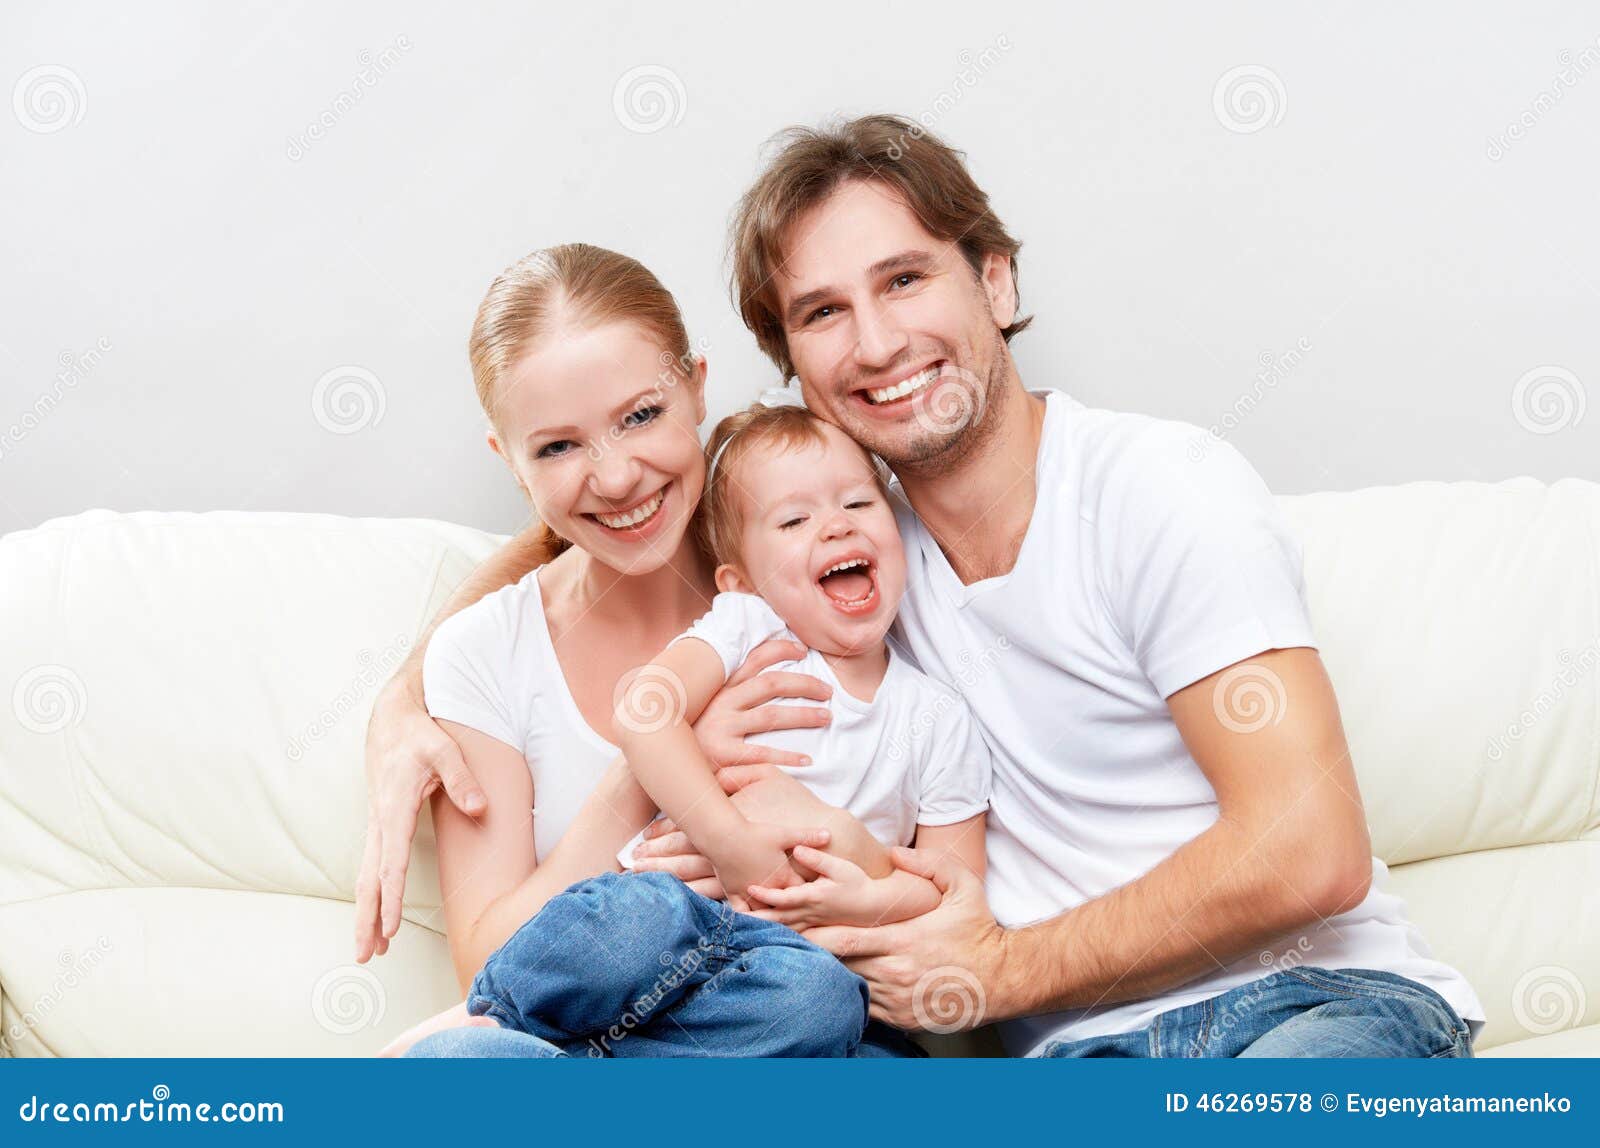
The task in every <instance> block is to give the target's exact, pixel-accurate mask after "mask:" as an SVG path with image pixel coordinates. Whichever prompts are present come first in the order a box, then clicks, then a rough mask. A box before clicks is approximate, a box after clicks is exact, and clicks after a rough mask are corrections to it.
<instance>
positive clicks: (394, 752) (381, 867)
mask: <svg viewBox="0 0 1600 1148" xmlns="http://www.w3.org/2000/svg"><path fill="white" fill-rule="evenodd" d="M403 675H404V671H402V673H401V674H397V675H396V676H395V677H394V678H393V679H392V680H391V681H390V682H389V684H388V685H386V686H385V687H384V688H383V691H382V692H381V693H380V694H379V695H378V700H377V702H376V703H375V704H374V705H373V707H372V717H371V719H370V720H369V721H368V723H367V749H366V769H367V845H366V850H365V852H364V853H363V855H362V858H361V874H360V876H359V877H358V878H357V879H356V961H357V962H358V963H363V962H365V961H366V960H367V959H368V958H370V957H372V956H373V955H377V956H380V957H381V956H382V955H383V954H384V953H386V952H388V951H389V938H390V937H392V936H394V935H395V933H396V932H397V931H399V928H400V910H401V907H402V904H403V902H404V899H405V891H406V869H407V867H408V866H409V865H410V863H411V839H412V838H413V837H414V836H415V835H416V832H417V814H418V812H419V811H420V810H421V809H422V803H423V802H424V801H426V800H427V799H428V796H429V795H430V794H432V793H433V791H434V790H436V789H438V788H439V787H440V786H441V785H443V786H444V789H445V792H446V793H447V794H449V796H450V800H451V801H452V802H453V803H454V804H455V806H456V808H457V809H459V810H461V812H462V813H465V814H466V815H467V816H468V817H476V816H478V815H480V814H482V813H483V812H484V811H485V810H486V809H487V808H488V799H487V798H485V797H484V795H483V790H482V789H481V788H480V787H479V785H478V782H477V779H476V778H474V777H473V776H472V771H471V770H470V769H468V768H467V763H466V760H465V759H464V758H463V757H462V756H461V749H460V747H459V746H457V745H456V743H455V741H454V740H453V739H452V738H451V737H450V735H449V734H447V733H445V732H444V730H442V729H440V728H439V726H438V724H437V723H435V722H434V720H433V718H431V717H429V716H428V711H427V708H426V707H425V706H424V705H423V704H422V699H421V697H420V695H419V693H418V692H417V691H416V690H415V689H414V687H413V685H412V683H410V682H409V681H408V680H407V679H406V678H405V677H404V676H403Z"/></svg>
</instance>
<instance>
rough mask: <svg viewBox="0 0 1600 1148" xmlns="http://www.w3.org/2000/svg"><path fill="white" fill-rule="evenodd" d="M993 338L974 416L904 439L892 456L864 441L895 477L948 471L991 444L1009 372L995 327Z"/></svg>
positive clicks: (1005, 391) (923, 475)
mask: <svg viewBox="0 0 1600 1148" xmlns="http://www.w3.org/2000/svg"><path fill="white" fill-rule="evenodd" d="M994 338H995V347H994V354H993V357H992V358H991V359H990V361H989V370H988V372H987V375H986V377H985V378H984V380H983V393H982V394H981V395H980V396H978V397H977V398H976V400H975V406H976V409H977V411H976V417H974V418H973V419H971V420H970V421H968V422H966V423H964V424H963V425H962V426H960V427H959V428H957V429H956V430H955V431H953V432H952V433H949V434H944V435H939V434H934V433H929V434H926V435H924V436H922V437H921V438H920V439H915V440H912V441H910V442H907V443H905V449H904V450H896V451H895V452H894V454H893V455H891V454H886V453H885V452H884V451H882V450H877V449H876V448H871V447H870V444H868V445H869V449H873V450H874V453H876V454H877V455H878V457H880V458H882V459H883V461H884V462H886V463H888V464H889V468H890V469H891V470H893V471H894V473H895V474H896V475H897V476H898V477H900V478H902V479H905V478H912V479H919V478H927V477H930V476H933V475H938V474H948V473H950V472H951V471H953V470H956V469H959V468H960V467H961V466H962V465H963V464H965V463H966V462H967V460H969V459H971V458H973V457H974V456H980V455H982V454H983V452H984V451H985V450H987V449H988V448H989V447H990V446H991V445H992V444H993V442H994V440H995V437H996V436H997V435H998V434H999V433H1000V425H1001V422H1002V421H1003V412H1002V410H1001V409H1000V408H1001V407H1002V406H1003V405H1004V398H1005V396H1006V394H1007V389H1006V388H1007V383H1008V382H1009V374H1010V366H1009V364H1010V356H1009V355H1007V354H1006V343H1005V338H1004V337H1003V336H1002V335H1001V334H1000V332H999V331H998V330H996V331H995V335H994Z"/></svg>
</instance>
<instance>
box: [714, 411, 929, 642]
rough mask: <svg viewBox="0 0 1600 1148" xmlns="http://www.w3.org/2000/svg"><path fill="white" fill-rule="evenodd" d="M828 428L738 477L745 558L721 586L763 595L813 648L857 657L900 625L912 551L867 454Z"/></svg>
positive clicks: (742, 464)
mask: <svg viewBox="0 0 1600 1148" xmlns="http://www.w3.org/2000/svg"><path fill="white" fill-rule="evenodd" d="M821 425H822V433H823V436H824V442H823V443H822V444H816V443H807V444H805V445H803V446H800V447H795V448H787V447H784V446H782V445H780V444H778V443H759V444H757V445H756V446H754V447H752V448H751V449H750V450H749V452H748V453H746V454H744V455H742V456H741V457H740V458H739V460H738V464H737V466H736V468H735V472H734V473H733V474H731V475H729V479H730V480H731V481H732V482H733V483H734V490H735V497H736V498H737V499H738V502H739V508H740V517H741V529H740V536H739V561H738V563H737V564H736V565H730V566H723V567H721V568H720V569H719V570H718V571H717V585H718V586H719V587H720V588H722V589H724V590H743V591H746V592H749V593H755V594H760V595H761V596H762V597H763V598H765V599H766V600H767V602H768V604H769V605H771V607H772V608H773V610H775V611H776V612H777V614H778V616H779V617H780V618H782V619H783V620H784V622H785V623H786V624H787V625H788V627H789V628H790V629H791V630H793V631H794V632H795V636H796V637H798V638H799V639H800V640H801V641H802V642H804V643H805V644H806V645H808V646H810V647H811V648H812V649H814V650H817V651H819V652H820V653H824V654H834V655H841V654H855V653H860V652H862V651H865V650H869V649H872V648H873V647H874V646H875V645H876V644H879V643H881V642H882V641H883V635H884V633H885V632H886V631H887V630H888V629H889V623H891V622H892V621H894V615H895V611H896V610H897V609H898V608H899V605H900V596H901V594H902V593H904V591H905V585H906V560H905V552H904V550H903V549H902V548H901V545H900V530H899V528H898V527H897V526H896V525H895V521H894V512H893V511H892V510H891V509H890V507H889V505H888V503H887V502H885V501H884V497H883V492H882V491H881V490H879V488H878V484H877V482H876V480H875V479H874V476H873V471H872V465H871V463H870V462H869V461H868V459H867V456H866V454H865V452H863V451H862V449H861V448H860V447H858V446H857V445H856V444H855V443H853V442H851V441H850V439H849V438H848V437H846V435H845V434H844V432H843V431H841V430H839V429H838V428H837V427H834V426H831V425H829V424H827V423H823V424H821ZM841 565H844V566H846V567H847V569H845V570H840V571H839V572H837V573H830V571H834V570H835V569H836V568H837V567H839V566H841Z"/></svg>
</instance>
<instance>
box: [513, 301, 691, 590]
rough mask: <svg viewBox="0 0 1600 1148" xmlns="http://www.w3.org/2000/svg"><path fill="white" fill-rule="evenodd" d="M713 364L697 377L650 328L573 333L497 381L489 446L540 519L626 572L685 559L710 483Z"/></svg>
mask: <svg viewBox="0 0 1600 1148" xmlns="http://www.w3.org/2000/svg"><path fill="white" fill-rule="evenodd" d="M704 384H705V361H704V360H703V359H700V358H696V359H695V361H694V368H693V371H692V373H691V375H690V377H688V378H687V379H686V378H685V377H684V375H683V374H682V373H680V372H679V371H678V370H677V369H676V365H675V362H674V357H673V355H672V353H671V352H670V351H667V350H665V349H663V348H662V346H661V345H660V343H659V342H658V341H657V340H656V339H655V338H654V337H653V336H652V335H651V333H650V332H649V331H647V330H646V329H645V328H644V327H642V326H640V325H638V324H635V323H628V322H614V323H607V324H604V325H602V326H597V327H565V328H562V329H559V330H556V331H552V332H551V333H549V334H547V335H545V336H543V337H542V338H540V339H539V340H538V341H537V342H536V343H535V344H534V346H533V347H532V349H531V350H529V351H528V353H527V354H525V355H524V356H523V357H522V359H521V360H519V361H518V362H516V363H514V364H513V365H512V366H511V368H510V369H509V370H508V371H507V372H506V373H505V375H504V377H502V378H501V380H500V382H499V393H498V396H497V398H498V403H497V405H498V415H499V417H498V419H497V422H498V424H499V425H498V428H497V430H491V431H490V432H489V445H490V446H492V447H493V448H494V450H495V452H496V453H497V454H499V455H500V456H501V457H502V458H504V459H505V460H506V462H507V464H509V465H510V467H511V470H512V472H513V473H514V474H515V475H516V477H517V482H518V484H519V485H520V486H521V487H522V489H523V491H524V492H525V493H526V494H527V495H528V499H529V501H530V502H532V504H533V509H534V512H535V513H536V514H538V516H539V518H540V520H541V521H543V522H544V523H545V524H546V525H547V526H549V527H550V528H551V529H552V530H554V531H555V532H556V533H557V534H559V535H561V536H562V537H563V538H566V539H568V540H569V541H571V542H572V543H573V544H574V545H575V546H580V547H582V548H583V549H584V550H586V551H588V552H589V554H590V555H591V556H593V557H594V558H596V559H598V560H599V561H601V562H603V563H605V564H606V565H607V566H610V567H611V568H612V569H614V570H617V571H620V572H622V573H624V574H646V573H649V572H650V571H652V570H656V569H658V568H659V567H661V566H662V565H664V564H665V563H667V562H668V561H669V560H671V559H672V558H673V556H674V555H676V554H677V552H678V548H679V546H680V545H681V544H682V542H683V537H684V531H685V529H686V528H687V527H688V525H689V521H690V518H691V516H692V515H693V513H694V509H695V507H696V505H698V503H699V501H700V493H701V490H702V489H703V487H704V485H705V456H704V455H703V454H702V453H701V447H700V436H699V433H698V427H699V425H700V422H701V420H703V419H704V418H705V413H706V412H705V389H704Z"/></svg>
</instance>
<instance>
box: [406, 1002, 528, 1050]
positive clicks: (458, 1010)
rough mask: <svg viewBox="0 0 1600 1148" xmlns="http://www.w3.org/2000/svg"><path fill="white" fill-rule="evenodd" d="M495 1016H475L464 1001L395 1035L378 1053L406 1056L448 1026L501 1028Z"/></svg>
mask: <svg viewBox="0 0 1600 1148" xmlns="http://www.w3.org/2000/svg"><path fill="white" fill-rule="evenodd" d="M499 1027H500V1026H499V1025H498V1024H496V1023H495V1021H494V1020H493V1018H491V1017H486V1016H473V1015H472V1014H470V1013H469V1012H467V1002H466V1001H462V1002H461V1003H460V1004H458V1005H456V1006H455V1007H453V1008H447V1009H445V1010H444V1011H443V1012H442V1013H439V1014H438V1015H437V1016H430V1017H429V1018H428V1019H427V1020H425V1021H423V1022H422V1023H421V1024H418V1025H413V1026H412V1027H411V1028H408V1029H406V1030H405V1032H403V1033H401V1034H400V1035H399V1036H397V1037H395V1038H394V1039H393V1040H391V1041H390V1042H389V1043H388V1044H386V1045H384V1046H383V1049H382V1050H381V1051H380V1052H379V1053H378V1055H379V1056H391V1057H393V1056H404V1055H405V1053H406V1050H407V1049H408V1048H410V1047H411V1046H412V1045H414V1044H416V1043H417V1041H419V1040H421V1039H422V1038H423V1037H425V1036H429V1035H431V1034H433V1033H436V1032H443V1031H444V1030H445V1029H447V1028H499Z"/></svg>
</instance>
